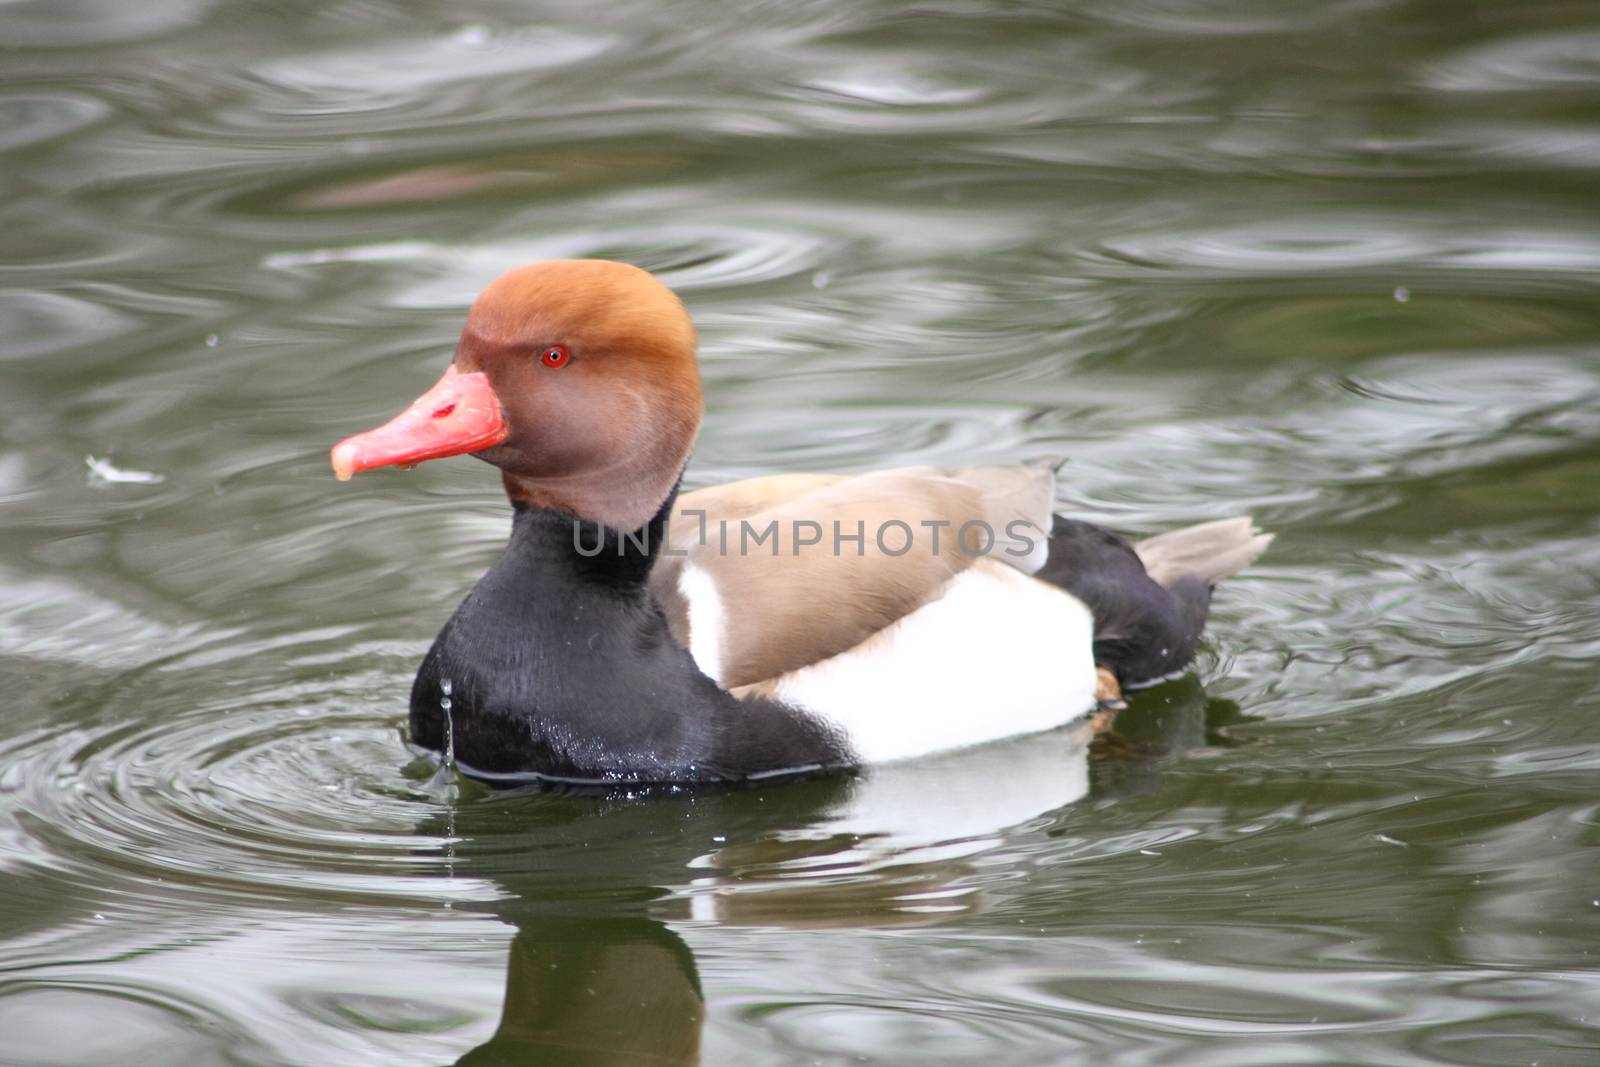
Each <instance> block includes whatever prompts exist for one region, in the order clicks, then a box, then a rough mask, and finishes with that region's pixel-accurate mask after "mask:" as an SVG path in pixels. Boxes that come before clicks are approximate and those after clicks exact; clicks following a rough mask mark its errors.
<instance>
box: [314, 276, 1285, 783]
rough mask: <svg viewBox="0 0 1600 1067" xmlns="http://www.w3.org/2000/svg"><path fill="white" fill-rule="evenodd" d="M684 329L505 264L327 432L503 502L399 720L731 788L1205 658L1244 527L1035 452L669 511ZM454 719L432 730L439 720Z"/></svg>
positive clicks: (497, 769)
mask: <svg viewBox="0 0 1600 1067" xmlns="http://www.w3.org/2000/svg"><path fill="white" fill-rule="evenodd" d="M695 349H696V337H695V330H694V326H693V324H692V323H691V321H690V319H689V315H688V313H687V311H685V310H684V307H683V304H682V303H681V302H680V301H679V300H678V298H677V296H675V295H674V294H673V293H672V291H671V290H669V289H668V288H667V287H666V286H665V285H663V284H662V283H661V282H659V281H658V280H656V278H654V277H653V276H652V275H650V274H649V273H648V272H646V271H643V270H640V269H639V268H637V267H632V266H629V265H627V264H623V263H615V262H610V261H605V260H557V261H551V262H544V263H534V264H531V265H529V266H524V267H519V268H517V269H515V270H512V271H510V272H508V273H506V274H504V275H502V276H500V277H499V278H498V279H496V280H495V281H494V282H492V283H491V284H490V285H489V287H488V288H486V289H485V290H484V291H483V293H482V294H481V295H480V296H479V297H478V299H477V301H476V302H475V303H474V304H473V306H472V310H471V312H470V313H469V314H468V316H467V322H466V326H465V328H464V329H463V330H462V334H461V340H460V343H459V344H458V345H457V346H456V351H455V358H454V361H453V362H452V363H451V365H450V367H449V369H448V370H446V371H445V374H444V377H443V378H441V379H440V380H439V382H438V383H437V384H435V385H434V386H433V388H431V389H429V390H428V391H427V392H426V393H425V394H423V396H422V397H421V398H420V399H418V400H417V401H416V402H415V403H414V404H412V405H411V407H409V408H408V409H406V410H405V411H404V412H402V413H401V414H400V415H398V416H397V417H396V418H394V419H393V420H392V421H390V422H389V423H387V424H385V425H383V426H381V427H379V428H377V429H375V430H369V431H368V432H366V433H362V434H358V435H356V436H354V437H351V438H348V439H347V440H344V441H341V442H340V443H339V444H338V445H336V446H335V447H334V449H333V452H332V460H333V468H334V471H335V473H336V474H337V475H338V476H339V477H340V478H341V479H345V478H349V477H350V476H351V475H352V474H354V473H356V472H358V471H366V470H371V469H373V468H376V467H386V466H397V465H400V466H409V465H413V464H416V463H421V462H423V461H425V460H430V459H439V458H441V457H444V456H456V455H462V454H466V453H471V454H472V455H475V456H477V457H478V458H479V459H483V460H486V461H487V462H489V463H492V464H494V465H495V466H497V467H499V468H500V470H501V472H502V478H503V481H504V484H505V490H506V495H507V496H508V497H510V499H511V503H512V507H513V509H514V516H513V523H512V532H511V540H510V543H509V545H508V546H507V548H506V551H505V553H504V555H502V556H501V557H500V559H499V561H498V562H496V563H495V564H494V566H492V567H491V568H490V569H489V571H488V573H487V574H485V575H484V576H483V578H482V579H481V580H480V581H479V582H478V584H477V586H476V587H475V588H474V589H473V590H472V592H471V593H470V594H469V595H468V596H467V598H466V600H465V601H464V602H463V603H462V604H461V606H460V607H459V608H457V609H456V612H455V614H454V615H453V616H452V617H451V618H450V620H449V621H448V622H447V623H446V624H445V627H444V629H443V631H441V632H440V634H439V636H438V638H437V639H436V640H435V641H434V643H433V647H432V648H431V649H430V650H429V651H428V654H427V656H426V657H425V658H424V659H423V661H422V666H421V668H420V669H419V670H418V672H417V678H416V682H415V684H414V685H413V687H412V691H411V734H412V737H413V739H414V740H415V741H416V742H417V743H418V744H421V745H423V746H426V747H429V748H432V749H436V750H443V749H444V747H445V743H446V732H447V729H448V730H449V732H450V734H451V740H452V742H453V747H454V753H455V757H456V760H457V762H458V764H459V766H460V767H461V768H462V769H463V770H464V771H466V772H467V773H469V774H473V775H476V776H480V777H484V778H488V779H491V780H494V779H511V780H531V779H546V780H554V781H561V782H574V783H616V782H638V783H679V782H734V781H747V780H750V779H755V778H762V777H768V776H773V775H782V774H790V773H804V772H807V771H812V770H817V769H824V768H842V767H850V766H855V765H859V764H864V763H872V762H880V761H887V760H894V759H903V758H907V757H913V756H919V755H923V754H926V753H931V752H936V751H940V750H943V749H951V748H958V747H961V746H966V745H973V744H979V743H982V742H985V741H991V740H995V739H997V738H1001V737H1006V736H1010V735H1014V734H1021V733H1028V732H1033V731H1040V730H1048V729H1051V728H1053V727H1057V726H1061V725H1064V724H1066V723H1069V722H1072V721H1074V720H1077V719H1081V718H1083V717H1084V716H1085V715H1086V714H1088V713H1090V712H1091V711H1093V710H1094V709H1095V708H1096V706H1097V700H1098V699H1099V698H1105V697H1108V696H1114V689H1115V685H1116V683H1117V682H1120V683H1121V684H1122V685H1124V686H1133V685H1138V684H1140V683H1145V682H1149V681H1153V680H1156V679H1159V678H1163V677H1166V676H1168V675H1171V674H1173V673H1174V672H1176V671H1178V670H1179V669H1181V668H1182V667H1183V666H1184V665H1186V664H1187V663H1188V662H1189V660H1190V658H1191V657H1192V656H1193V655H1194V650H1195V644H1196V641H1197V640H1198V638H1199V635H1200V631H1201V628H1202V627H1203V625H1204V623H1205V618H1206V613H1207V610H1208V607H1209V604H1210V597H1211V587H1212V586H1213V585H1214V584H1215V583H1216V582H1217V581H1218V580H1220V579H1222V578H1224V577H1226V576H1228V575H1230V574H1233V573H1235V572H1237V571H1238V570H1240V569H1242V568H1243V567H1245V566H1247V565H1248V564H1249V563H1251V562H1252V561H1253V560H1255V559H1256V557H1257V556H1259V555H1260V554H1261V552H1262V551H1263V550H1264V549H1265V548H1266V546H1267V543H1268V542H1269V541H1270V540H1271V535H1268V534H1261V533H1258V532H1257V531H1256V530H1255V529H1254V527H1253V526H1252V524H1251V521H1250V520H1249V519H1248V518H1240V519H1230V520H1224V521H1221V522H1212V523H1206V524H1203V525H1201V526H1194V527H1189V528H1187V529H1183V530H1176V531H1172V532H1169V533H1165V534H1162V535H1160V536H1158V537H1154V538H1151V539H1149V540H1147V541H1142V542H1140V543H1138V544H1137V545H1133V546H1130V545H1128V544H1126V543H1124V542H1123V541H1121V540H1120V539H1118V538H1117V537H1115V536H1114V535H1112V534H1110V533H1108V532H1106V531H1104V530H1102V529H1100V528H1099V527H1096V526H1092V525H1090V524H1088V523H1084V522H1079V521H1076V520H1072V519H1066V518H1062V517H1060V516H1056V515H1054V514H1052V505H1053V496H1054V473H1053V469H1052V468H1051V466H1049V465H1045V464H1022V465H990V466H967V467H954V468H935V467H909V468H903V469H899V470H889V471H878V472H874V473H869V474H854V475H839V474H787V475H776V476H772V477H766V478H755V479H751V480H748V481H742V482H735V483H733V484H731V485H724V486H716V487H713V488H708V489H700V490H697V491H695V492H692V493H687V494H684V495H682V496H679V495H678V484H679V479H680V477H681V475H682V473H683V469H684V465H685V463H686V462H687V460H688V458H689V452H690V447H691V446H692V444H693V443H694V438H695V434H696V432H697V431H698V429H699V425H700V414H701V399H700V375H699V370H698V366H697V362H696V356H695ZM447 717H448V720H449V721H448V723H447V721H446V720H447Z"/></svg>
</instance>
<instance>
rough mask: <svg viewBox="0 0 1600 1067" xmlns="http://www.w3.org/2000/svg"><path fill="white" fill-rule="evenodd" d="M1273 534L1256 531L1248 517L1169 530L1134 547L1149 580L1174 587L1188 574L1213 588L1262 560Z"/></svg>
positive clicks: (1219, 520) (1252, 521)
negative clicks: (1147, 572)
mask: <svg viewBox="0 0 1600 1067" xmlns="http://www.w3.org/2000/svg"><path fill="white" fill-rule="evenodd" d="M1271 543H1272V534H1269V533H1262V532H1261V531H1260V530H1258V529H1256V526H1255V520H1253V519H1251V518H1250V516H1248V515H1243V516H1240V517H1239V518H1236V519H1218V520H1216V521H1215V522H1203V523H1200V524H1199V525H1198V526H1186V527H1184V528H1183V529H1181V530H1168V531H1167V532H1166V533H1163V534H1157V535H1156V536H1154V537H1150V538H1146V539H1145V540H1143V541H1140V542H1139V543H1138V544H1136V545H1134V546H1133V550H1134V551H1135V552H1137V553H1138V554H1139V558H1140V559H1141V560H1143V561H1144V569H1145V570H1147V571H1149V572H1150V577H1152V578H1154V579H1155V580H1156V581H1158V582H1160V583H1161V584H1162V585H1171V584H1172V583H1173V582H1174V581H1176V580H1177V579H1179V578H1181V577H1183V576H1184V575H1186V574H1192V575H1195V576H1197V577H1200V578H1204V579H1205V580H1206V582H1208V583H1209V584H1211V585H1216V584H1217V583H1218V582H1220V581H1221V580H1222V579H1224V578H1227V577H1230V576H1232V575H1235V574H1238V573H1239V572H1240V571H1242V570H1244V569H1245V568H1246V567H1248V566H1250V564H1252V563H1254V562H1255V561H1256V560H1257V559H1259V558H1260V556H1261V553H1263V552H1265V551H1266V550H1267V546H1268V545H1270V544H1271Z"/></svg>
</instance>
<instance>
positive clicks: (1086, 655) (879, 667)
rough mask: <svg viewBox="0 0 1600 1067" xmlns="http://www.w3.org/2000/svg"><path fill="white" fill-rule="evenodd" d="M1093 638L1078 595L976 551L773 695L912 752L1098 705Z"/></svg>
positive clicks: (879, 750) (864, 751)
mask: <svg viewBox="0 0 1600 1067" xmlns="http://www.w3.org/2000/svg"><path fill="white" fill-rule="evenodd" d="M686 584H687V583H686ZM719 607H720V605H719ZM691 618H692V617H691ZM698 633H699V627H698V626H697V625H695V622H694V621H691V623H690V635H691V638H693V639H696V640H697V639H698ZM1093 641H1094V620H1093V618H1092V617H1091V616H1090V614H1089V609H1088V608H1086V607H1084V605H1083V603H1082V602H1081V601H1079V600H1078V599H1077V598H1076V597H1073V596H1071V595H1069V594H1068V593H1066V592H1064V591H1062V590H1060V589H1057V588H1056V587H1055V586H1052V585H1046V584H1045V583H1044V582H1040V581H1038V580H1036V579H1033V578H1029V577H1027V576H1026V575H1023V574H1020V573H1019V572H1017V571H1016V570H1014V569H1013V568H1011V567H1008V566H1006V565H1005V564H1003V563H999V562H997V561H994V560H989V559H985V560H979V561H977V562H976V563H974V564H973V566H971V567H969V568H968V569H967V570H965V571H963V572H961V573H960V574H958V575H957V576H956V577H955V578H953V579H951V580H950V582H949V584H948V585H946V586H945V588H944V590H943V591H942V593H941V594H940V596H939V599H937V600H935V601H933V602H932V603H929V604H925V605H923V606H922V607H920V608H918V609H917V610H916V611H913V612H912V613H911V614H909V615H907V616H906V617H905V618H903V619H901V620H900V621H898V622H896V623H895V624H894V625H893V626H890V627H888V628H887V629H885V630H884V631H883V632H881V633H879V634H875V635H874V636H872V637H870V638H868V639H867V640H866V641H863V642H862V643H861V644H859V645H857V646H856V647H855V648H852V649H850V650H849V651H847V652H842V653H840V654H839V655H837V656H834V657H832V658H831V659H826V660H823V661H822V662H821V663H817V664H814V665H812V666H810V667H803V668H801V669H800V670H797V671H792V672H790V673H789V674H786V675H784V676H782V677H781V678H780V679H779V680H778V685H777V696H778V699H780V700H782V701H783V702H785V703H787V704H790V705H793V706H795V707H799V708H803V709H805V710H806V711H808V712H810V713H811V714H813V715H816V716H817V717H819V718H821V719H823V720H825V721H826V722H828V723H829V724H830V725H832V726H833V727H835V728H836V729H838V730H840V731H841V732H842V733H843V734H844V735H845V737H846V738H847V739H848V740H849V743H850V746H851V748H852V749H854V751H855V753H856V755H857V756H859V757H860V758H861V759H862V760H863V761H864V762H867V763H879V762H885V761H888V760H897V759H909V758H911V757H913V756H923V755H927V754H928V753H930V752H940V751H943V750H945V749H952V748H963V747H965V746H967V745H977V744H982V743H984V742H986V741H995V740H998V739H999V738H1002V737H1011V736H1013V735H1015V734H1026V733H1035V732H1038V731H1040V730H1049V729H1051V728H1053V727H1056V726H1061V725H1063V724H1065V723H1068V722H1071V721H1073V720H1074V719H1077V718H1079V717H1080V716H1082V715H1083V714H1085V713H1086V712H1088V711H1089V710H1090V709H1092V708H1093V707H1094V706H1095V695H1094V694H1095V669H1094V649H1093ZM694 655H695V659H696V660H697V661H698V660H700V653H699V651H698V650H695V653H694Z"/></svg>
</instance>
